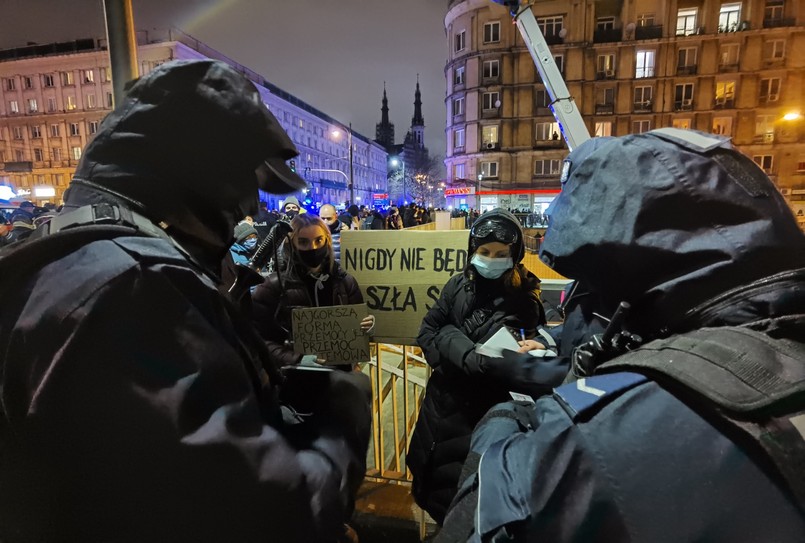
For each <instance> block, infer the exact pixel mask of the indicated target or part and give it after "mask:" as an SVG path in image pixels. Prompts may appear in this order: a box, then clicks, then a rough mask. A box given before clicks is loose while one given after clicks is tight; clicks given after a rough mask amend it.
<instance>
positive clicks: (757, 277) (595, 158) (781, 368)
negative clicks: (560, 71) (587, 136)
mask: <svg viewBox="0 0 805 543" xmlns="http://www.w3.org/2000/svg"><path fill="white" fill-rule="evenodd" d="M562 181H563V188H562V192H561V193H560V195H559V196H558V197H557V199H556V200H555V202H554V203H553V205H552V208H551V209H550V210H549V212H550V225H549V227H548V231H547V234H546V236H545V240H544V241H543V243H542V249H541V257H542V259H543V260H544V261H545V262H546V263H547V264H548V265H550V266H552V267H553V268H554V269H555V270H556V271H557V272H559V273H561V274H563V275H565V276H567V277H570V278H573V279H576V280H579V281H581V282H582V284H583V285H584V286H585V287H586V288H587V289H589V290H590V292H592V293H593V294H594V295H595V296H596V298H597V302H596V303H597V304H598V305H599V307H600V308H601V310H602V311H603V314H604V315H605V316H607V317H609V318H611V322H610V324H609V327H608V329H607V330H606V331H605V332H604V333H603V334H601V335H600V336H596V337H595V340H594V341H591V342H589V344H587V345H584V346H583V347H580V349H581V351H582V355H583V356H582V358H583V360H584V362H585V363H584V364H582V365H581V370H582V371H581V372H580V373H579V374H578V377H579V379H578V380H577V381H576V382H574V383H570V384H567V385H565V386H562V387H560V388H558V389H557V390H556V391H555V393H554V394H553V396H547V397H543V398H541V399H539V400H538V401H537V402H536V405H535V406H533V407H524V406H522V405H517V404H512V403H509V404H501V405H498V406H496V407H495V408H493V409H492V411H491V412H490V414H489V415H488V418H487V420H485V421H484V422H481V423H480V424H479V426H478V427H477V428H476V430H475V432H474V434H473V441H472V446H471V448H472V451H473V452H474V453H475V454H476V455H478V457H479V461H477V462H476V463H475V465H474V466H471V467H470V466H466V465H465V470H466V469H468V468H469V469H471V474H470V475H469V476H468V477H467V479H466V480H465V481H464V484H463V486H462V488H461V490H460V491H459V495H458V497H457V498H456V500H455V501H454V502H453V507H452V509H451V511H450V512H449V513H448V516H447V520H446V523H445V528H444V530H443V531H442V533H441V534H440V538H439V539H437V540H441V541H465V540H468V539H470V540H472V541H481V540H483V541H492V540H494V541H503V540H505V541H534V540H540V541H553V542H559V543H561V542H569V541H587V542H598V541H600V542H608V543H612V542H625V541H631V542H634V541H651V542H664V541H669V542H671V541H673V542H688V541H712V542H721V541H723V542H728V541H729V542H733V541H747V542H748V541H775V542H794V541H802V537H803V534H805V520H804V519H805V515H803V511H805V465H804V464H803V458H805V447H804V446H803V445H804V444H803V433H805V431H804V430H803V428H805V365H803V360H805V337H803V333H802V330H803V325H805V311H803V308H805V237H803V234H802V232H801V231H800V230H799V229H798V228H797V224H796V222H795V220H794V218H793V216H792V214H791V212H790V210H789V209H788V207H787V206H786V203H785V201H784V200H783V198H782V197H781V196H780V193H779V192H778V191H777V189H776V188H775V187H774V185H773V184H772V183H771V182H770V181H769V179H768V177H767V176H766V175H764V173H763V172H762V171H761V170H760V168H758V167H757V165H755V164H754V163H753V162H752V161H751V160H749V159H748V158H747V157H745V156H743V155H741V154H740V153H739V152H738V151H736V150H734V149H733V148H732V146H731V145H730V143H729V140H728V139H727V138H723V137H720V136H714V135H712V134H705V133H700V132H695V131H688V130H678V129H673V128H665V129H660V130H654V131H651V132H648V133H644V134H639V135H631V136H625V137H621V138H612V139H609V140H605V141H599V142H596V141H595V140H591V141H589V142H586V143H584V144H582V145H581V146H579V147H578V148H577V149H575V150H574V151H573V152H572V153H571V154H570V155H569V157H568V159H567V161H566V164H565V171H564V174H563V178H562ZM619 308H620V310H619ZM616 314H617V315H618V316H617V317H615V315H616ZM590 375H592V377H590ZM493 412H494V413H493Z"/></svg>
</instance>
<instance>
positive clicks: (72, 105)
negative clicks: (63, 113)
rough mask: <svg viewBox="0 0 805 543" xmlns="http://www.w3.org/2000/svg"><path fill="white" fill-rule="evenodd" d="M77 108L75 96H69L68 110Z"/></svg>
mask: <svg viewBox="0 0 805 543" xmlns="http://www.w3.org/2000/svg"><path fill="white" fill-rule="evenodd" d="M75 108H76V104H75V96H68V97H67V111H72V110H74V109H75Z"/></svg>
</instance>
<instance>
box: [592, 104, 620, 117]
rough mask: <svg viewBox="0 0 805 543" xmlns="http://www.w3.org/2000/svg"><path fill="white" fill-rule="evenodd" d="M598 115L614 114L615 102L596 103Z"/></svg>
mask: <svg viewBox="0 0 805 543" xmlns="http://www.w3.org/2000/svg"><path fill="white" fill-rule="evenodd" d="M595 114H596V115H614V114H615V104H595Z"/></svg>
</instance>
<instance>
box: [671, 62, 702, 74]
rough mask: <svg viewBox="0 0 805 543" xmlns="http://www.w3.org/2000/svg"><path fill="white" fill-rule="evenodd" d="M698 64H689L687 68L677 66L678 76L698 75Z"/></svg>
mask: <svg viewBox="0 0 805 543" xmlns="http://www.w3.org/2000/svg"><path fill="white" fill-rule="evenodd" d="M697 67H698V66H697V65H696V64H689V65H687V66H677V67H676V75H696V68H697Z"/></svg>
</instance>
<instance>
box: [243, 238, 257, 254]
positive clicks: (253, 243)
mask: <svg viewBox="0 0 805 543" xmlns="http://www.w3.org/2000/svg"><path fill="white" fill-rule="evenodd" d="M242 245H243V246H244V247H246V249H248V250H249V251H252V250H254V248H255V247H257V238H251V239H247V240H244V241H243V243H242Z"/></svg>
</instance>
